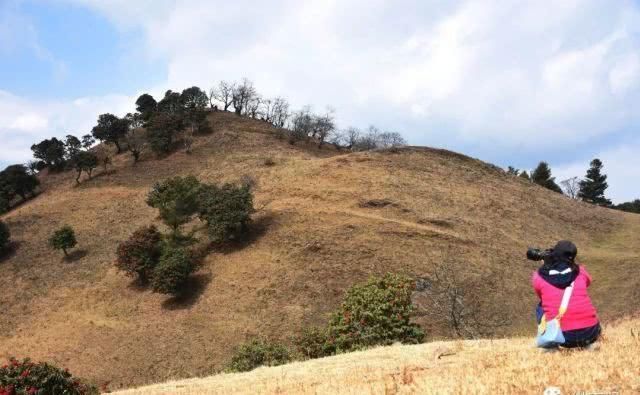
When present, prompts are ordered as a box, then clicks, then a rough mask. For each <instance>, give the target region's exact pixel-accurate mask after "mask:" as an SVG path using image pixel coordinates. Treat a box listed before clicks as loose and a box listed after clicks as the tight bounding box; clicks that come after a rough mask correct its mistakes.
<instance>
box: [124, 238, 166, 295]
mask: <svg viewBox="0 0 640 395" xmlns="http://www.w3.org/2000/svg"><path fill="white" fill-rule="evenodd" d="M161 244H162V235H161V234H160V232H158V229H157V228H156V227H155V226H153V225H152V226H147V227H142V228H139V229H138V230H136V231H135V232H133V234H132V235H131V237H129V239H128V240H126V241H123V242H122V243H120V245H119V246H118V250H117V256H118V260H117V261H116V267H117V268H118V270H121V271H123V272H125V274H127V275H128V276H131V277H137V278H138V279H139V280H140V281H141V282H143V283H146V282H147V281H148V280H149V279H150V278H151V277H152V275H153V271H154V269H155V268H156V266H157V265H158V260H159V259H160V252H161Z"/></svg>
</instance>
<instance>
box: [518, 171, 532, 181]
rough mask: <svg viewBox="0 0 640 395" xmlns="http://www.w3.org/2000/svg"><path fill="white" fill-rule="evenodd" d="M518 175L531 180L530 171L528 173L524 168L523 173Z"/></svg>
mask: <svg viewBox="0 0 640 395" xmlns="http://www.w3.org/2000/svg"><path fill="white" fill-rule="evenodd" d="M518 177H520V178H524V179H525V180H527V181H531V178H530V177H529V173H527V171H526V170H522V173H520V175H519V176H518Z"/></svg>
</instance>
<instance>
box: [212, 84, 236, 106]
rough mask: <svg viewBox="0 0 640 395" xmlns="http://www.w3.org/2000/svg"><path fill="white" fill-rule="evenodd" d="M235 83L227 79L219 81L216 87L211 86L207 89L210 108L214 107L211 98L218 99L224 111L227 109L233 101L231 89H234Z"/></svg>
mask: <svg viewBox="0 0 640 395" xmlns="http://www.w3.org/2000/svg"><path fill="white" fill-rule="evenodd" d="M235 87H236V86H235V84H234V83H232V82H227V81H220V84H219V85H218V87H217V88H211V89H210V90H209V104H210V105H211V108H213V107H214V104H213V100H214V99H215V100H218V101H219V102H221V103H222V105H223V106H224V107H223V108H224V111H227V110H228V109H229V107H230V106H231V104H232V103H233V91H234V90H235Z"/></svg>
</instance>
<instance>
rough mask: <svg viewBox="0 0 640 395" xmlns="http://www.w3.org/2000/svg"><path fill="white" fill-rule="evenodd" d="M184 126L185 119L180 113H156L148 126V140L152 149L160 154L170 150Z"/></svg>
mask: <svg viewBox="0 0 640 395" xmlns="http://www.w3.org/2000/svg"><path fill="white" fill-rule="evenodd" d="M183 128H184V124H183V119H182V117H181V116H180V115H178V114H174V113H168V112H160V113H156V114H154V115H153V117H152V118H151V120H150V121H149V124H148V126H147V140H148V141H149V146H150V147H151V150H152V151H153V152H155V153H156V154H158V155H161V154H166V153H168V152H170V151H171V148H172V147H173V143H174V142H175V139H176V136H177V135H178V133H179V132H180V131H181V130H182V129H183Z"/></svg>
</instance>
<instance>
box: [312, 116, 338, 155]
mask: <svg viewBox="0 0 640 395" xmlns="http://www.w3.org/2000/svg"><path fill="white" fill-rule="evenodd" d="M335 129H336V123H335V117H334V110H333V109H331V108H330V109H328V111H327V113H326V114H325V115H320V116H318V115H316V116H314V117H313V124H312V132H311V133H312V136H313V137H315V138H316V139H318V148H322V145H323V144H324V143H325V142H326V141H327V139H329V138H330V137H331V135H332V134H333V133H334V132H335Z"/></svg>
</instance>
